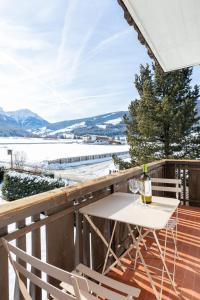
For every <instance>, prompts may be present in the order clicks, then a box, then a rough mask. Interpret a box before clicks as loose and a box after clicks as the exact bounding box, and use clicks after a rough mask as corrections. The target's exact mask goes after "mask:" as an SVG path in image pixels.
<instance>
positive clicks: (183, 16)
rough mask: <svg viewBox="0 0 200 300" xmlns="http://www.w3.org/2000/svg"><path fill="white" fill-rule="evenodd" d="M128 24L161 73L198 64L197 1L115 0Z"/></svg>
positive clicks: (199, 0)
mask: <svg viewBox="0 0 200 300" xmlns="http://www.w3.org/2000/svg"><path fill="white" fill-rule="evenodd" d="M118 2H119V4H120V5H121V7H122V8H123V10H124V17H125V19H126V20H127V22H128V24H129V25H131V26H133V27H134V29H135V30H136V31H137V33H138V39H139V41H140V42H141V43H142V44H144V45H145V46H146V47H147V50H148V54H149V56H150V57H151V58H153V59H154V61H155V62H156V63H157V64H159V65H160V66H161V68H162V69H163V70H164V71H165V72H169V71H173V70H177V69H182V68H185V67H189V66H193V65H197V64H200V17H199V12H200V0H162V1H161V0H118Z"/></svg>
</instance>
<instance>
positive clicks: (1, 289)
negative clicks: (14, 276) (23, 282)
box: [0, 227, 9, 300]
mask: <svg viewBox="0 0 200 300" xmlns="http://www.w3.org/2000/svg"><path fill="white" fill-rule="evenodd" d="M7 233H8V231H7V227H3V228H0V237H4V236H5V235H6V234H7ZM0 267H1V272H0V300H9V280H8V278H9V274H8V254H7V251H6V250H5V249H4V248H3V246H0Z"/></svg>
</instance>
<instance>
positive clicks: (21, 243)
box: [14, 220, 27, 300]
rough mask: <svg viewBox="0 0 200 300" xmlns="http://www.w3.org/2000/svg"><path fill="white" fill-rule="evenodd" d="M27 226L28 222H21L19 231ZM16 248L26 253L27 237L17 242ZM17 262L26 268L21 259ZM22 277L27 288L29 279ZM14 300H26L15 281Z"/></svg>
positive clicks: (24, 236)
mask: <svg viewBox="0 0 200 300" xmlns="http://www.w3.org/2000/svg"><path fill="white" fill-rule="evenodd" d="M25 226H26V220H21V221H18V222H17V223H16V228H17V229H21V228H23V227H25ZM16 246H17V247H18V248H20V249H22V250H23V251H25V252H26V235H23V236H22V237H20V238H18V239H17V240H16ZM17 260H18V262H19V263H20V265H22V266H23V267H24V268H26V263H25V262H24V261H23V260H21V259H17ZM20 277H21V279H22V281H23V282H24V284H25V286H27V278H26V277H24V276H23V275H20ZM14 299H15V300H18V299H19V300H23V299H24V298H23V296H22V294H21V292H20V290H19V286H18V282H17V280H15V291H14Z"/></svg>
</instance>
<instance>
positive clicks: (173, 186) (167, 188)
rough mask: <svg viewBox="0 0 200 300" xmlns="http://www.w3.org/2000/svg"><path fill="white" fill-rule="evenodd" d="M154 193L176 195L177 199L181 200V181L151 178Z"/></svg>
mask: <svg viewBox="0 0 200 300" xmlns="http://www.w3.org/2000/svg"><path fill="white" fill-rule="evenodd" d="M151 182H152V191H163V192H172V193H175V195H176V198H177V199H179V195H180V193H181V179H168V178H151Z"/></svg>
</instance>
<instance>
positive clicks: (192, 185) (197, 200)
mask: <svg viewBox="0 0 200 300" xmlns="http://www.w3.org/2000/svg"><path fill="white" fill-rule="evenodd" d="M199 183H200V171H197V170H193V169H189V204H190V205H192V206H200V184H199Z"/></svg>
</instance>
